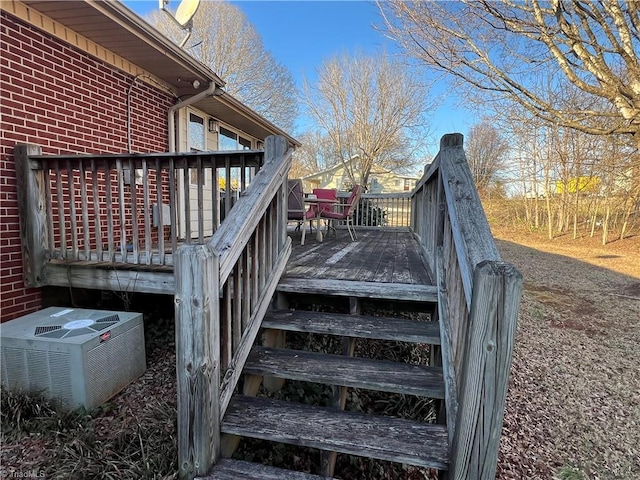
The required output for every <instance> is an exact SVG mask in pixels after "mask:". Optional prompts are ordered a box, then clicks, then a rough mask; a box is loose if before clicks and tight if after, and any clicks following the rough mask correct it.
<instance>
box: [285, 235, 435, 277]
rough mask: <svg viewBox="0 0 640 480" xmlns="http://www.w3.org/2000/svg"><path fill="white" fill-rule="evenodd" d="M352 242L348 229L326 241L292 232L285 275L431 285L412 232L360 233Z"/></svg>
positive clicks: (330, 236)
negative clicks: (291, 243)
mask: <svg viewBox="0 0 640 480" xmlns="http://www.w3.org/2000/svg"><path fill="white" fill-rule="evenodd" d="M357 232H358V238H357V240H356V241H355V242H352V241H351V239H350V238H349V234H348V232H347V231H346V230H341V229H340V230H338V231H337V233H335V234H334V233H329V234H328V235H325V240H324V242H322V243H320V242H318V241H317V240H316V238H315V234H307V239H306V242H305V245H300V232H299V231H295V232H294V231H290V232H289V235H290V236H291V237H292V240H293V251H292V253H291V257H290V258H289V262H288V263H287V269H286V272H285V275H286V276H287V277H288V278H305V279H324V280H351V281H358V282H376V283H400V284H412V285H431V284H432V281H431V277H430V275H429V271H428V269H427V267H426V266H425V264H424V262H423V260H422V257H421V256H420V251H419V248H418V244H417V242H416V241H415V240H414V239H413V237H412V236H411V233H410V232H408V231H402V230H383V229H378V230H376V229H371V230H357Z"/></svg>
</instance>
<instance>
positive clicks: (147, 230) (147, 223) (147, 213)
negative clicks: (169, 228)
mask: <svg viewBox="0 0 640 480" xmlns="http://www.w3.org/2000/svg"><path fill="white" fill-rule="evenodd" d="M148 178H149V168H148V165H147V161H146V160H143V162H142V210H143V211H142V218H143V222H144V254H145V257H146V260H147V261H146V262H145V263H147V264H149V263H151V201H150V197H149V195H150V192H151V190H150V189H149V181H148ZM158 216H159V217H161V216H162V202H160V203H158Z"/></svg>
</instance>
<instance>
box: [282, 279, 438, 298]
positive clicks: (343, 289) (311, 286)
mask: <svg viewBox="0 0 640 480" xmlns="http://www.w3.org/2000/svg"><path fill="white" fill-rule="evenodd" d="M278 291H279V292H292V293H307V294H317V295H334V296H339V297H359V298H375V299H385V300H406V301H413V302H436V301H437V288H436V287H434V286H433V285H413V284H412V285H408V284H405V283H377V282H356V281H350V280H327V279H315V278H314V279H304V278H290V277H288V276H285V277H283V279H282V280H281V281H280V283H279V284H278Z"/></svg>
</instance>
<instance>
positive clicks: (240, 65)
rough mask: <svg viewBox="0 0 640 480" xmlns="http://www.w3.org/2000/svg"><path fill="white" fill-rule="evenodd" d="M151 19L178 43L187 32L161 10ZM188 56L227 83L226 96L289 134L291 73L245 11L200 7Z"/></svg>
mask: <svg viewBox="0 0 640 480" xmlns="http://www.w3.org/2000/svg"><path fill="white" fill-rule="evenodd" d="M146 20H147V21H148V22H149V23H151V24H152V25H153V26H154V27H156V28H157V29H158V30H160V31H161V32H162V33H163V34H165V35H166V36H167V37H169V38H172V39H174V41H176V43H178V42H179V41H180V40H181V38H182V36H183V35H184V33H183V32H182V31H181V30H180V29H179V28H178V27H177V26H176V25H175V22H173V21H172V20H171V19H170V18H168V16H167V15H166V14H164V13H163V12H161V11H159V10H156V11H154V12H152V13H151V14H150V15H148V16H147V18H146ZM186 48H187V51H188V52H189V53H190V54H191V55H193V56H194V57H195V58H197V59H198V60H200V61H201V62H202V63H204V64H206V65H208V66H209V67H210V68H211V69H212V70H213V71H214V72H216V73H217V74H218V75H219V76H220V77H221V78H222V79H223V80H224V81H225V82H226V85H225V91H227V92H229V93H230V94H231V95H234V96H236V97H238V99H240V100H242V101H243V102H244V103H246V104H247V105H249V106H250V107H251V108H253V109H254V110H255V111H257V112H258V113H260V114H261V115H263V116H264V117H265V118H268V119H269V120H271V121H272V122H273V123H275V124H276V125H278V126H279V127H281V128H283V129H285V130H293V126H294V121H295V119H296V117H297V114H298V102H297V94H296V87H295V82H294V80H293V76H292V75H291V72H289V70H288V69H287V68H286V67H285V66H284V65H282V64H280V63H279V62H278V61H277V60H276V59H275V58H274V57H273V55H271V53H269V51H268V50H267V49H266V48H265V46H264V44H263V43H262V38H261V37H260V35H259V34H258V32H257V30H256V29H255V28H254V26H253V25H252V24H251V23H250V22H249V20H247V17H246V16H245V15H244V14H243V13H242V11H241V10H240V9H239V8H238V7H236V6H235V5H232V4H230V3H228V2H225V1H220V0H219V1H206V2H201V3H200V6H199V8H198V11H197V12H196V15H195V17H194V18H193V34H192V36H191V38H190V40H189V43H188V44H187V46H186Z"/></svg>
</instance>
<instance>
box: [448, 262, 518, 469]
mask: <svg viewBox="0 0 640 480" xmlns="http://www.w3.org/2000/svg"><path fill="white" fill-rule="evenodd" d="M521 293H522V274H521V273H520V272H519V271H518V270H517V269H516V268H515V267H514V266H513V265H511V264H509V263H505V262H498V261H483V262H481V263H479V264H478V265H477V267H476V269H475V273H474V280H473V297H472V302H471V312H470V314H469V327H468V332H467V339H466V343H465V351H464V360H463V366H462V372H461V382H460V383H459V384H458V392H459V397H458V401H459V404H458V405H459V406H458V418H457V422H456V428H455V438H454V439H453V444H452V451H451V465H450V473H451V475H450V478H452V479H460V480H463V479H470V478H473V479H483V480H489V479H491V480H493V479H494V478H495V472H496V464H497V459H498V448H499V445H500V433H501V430H502V420H503V415H504V406H505V400H506V396H507V386H508V380H509V369H510V367H511V357H512V352H513V344H514V339H515V333H516V321H517V316H518V310H519V307H520V296H521Z"/></svg>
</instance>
